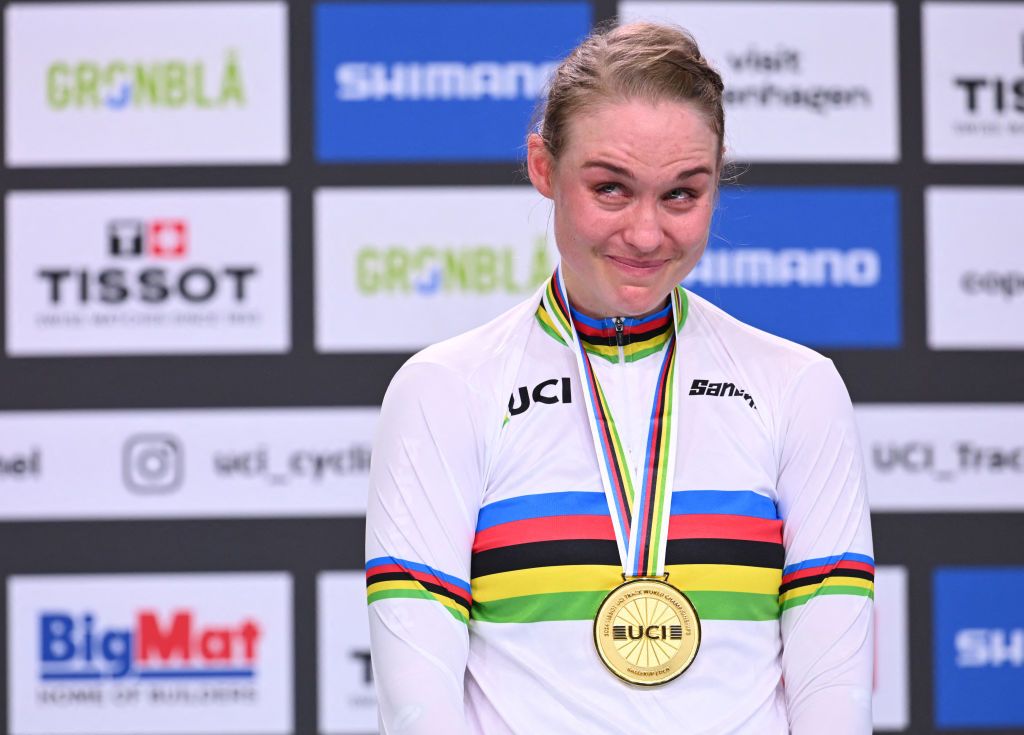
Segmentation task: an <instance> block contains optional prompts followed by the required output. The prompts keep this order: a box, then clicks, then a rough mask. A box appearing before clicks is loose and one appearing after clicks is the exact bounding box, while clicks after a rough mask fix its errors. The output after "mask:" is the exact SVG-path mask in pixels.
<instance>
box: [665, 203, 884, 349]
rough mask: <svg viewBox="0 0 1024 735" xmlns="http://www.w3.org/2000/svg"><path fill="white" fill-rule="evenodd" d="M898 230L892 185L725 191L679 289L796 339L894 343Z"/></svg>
mask: <svg viewBox="0 0 1024 735" xmlns="http://www.w3.org/2000/svg"><path fill="white" fill-rule="evenodd" d="M899 231H900V227H899V197H898V194H897V193H896V191H895V190H893V189H881V188H864V189H804V188H758V189H743V190H737V189H725V190H723V191H722V193H721V200H720V202H719V205H718V210H717V212H716V213H715V218H714V221H713V223H712V226H711V238H710V240H709V241H708V248H707V251H706V252H705V253H704V256H703V257H702V258H701V260H700V262H698V263H697V267H696V268H695V269H694V270H693V272H692V273H691V274H690V276H689V277H688V278H687V279H686V280H685V281H684V283H683V285H684V286H686V287H687V288H690V289H692V290H693V291H695V292H696V293H698V294H700V295H701V296H704V297H706V298H708V299H710V300H711V301H712V302H714V303H715V304H717V305H719V306H721V307H722V308H723V309H725V310H726V311H727V312H729V313H730V314H732V315H733V316H735V317H737V318H738V319H740V320H742V321H744V322H747V323H748V324H752V325H753V326H755V327H759V328H761V329H765V330H767V331H769V332H771V333H773V334H777V335H779V336H781V337H786V338H788V339H792V340H795V341H797V342H800V343H803V344H807V345H812V346H821V347H898V346H899V345H900V342H901V321H902V311H901V292H900V236H899Z"/></svg>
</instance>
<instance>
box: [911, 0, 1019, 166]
mask: <svg viewBox="0 0 1024 735" xmlns="http://www.w3.org/2000/svg"><path fill="white" fill-rule="evenodd" d="M921 21H922V28H921V44H922V47H923V56H924V58H923V63H924V131H925V145H924V149H925V158H926V159H927V160H929V161H934V162H961V163H969V162H988V163H1012V162H1016V161H1024V3H1021V2H1015V3H984V2H959V3H954V2H941V3H939V2H926V3H924V5H923V6H922V9H921Z"/></svg>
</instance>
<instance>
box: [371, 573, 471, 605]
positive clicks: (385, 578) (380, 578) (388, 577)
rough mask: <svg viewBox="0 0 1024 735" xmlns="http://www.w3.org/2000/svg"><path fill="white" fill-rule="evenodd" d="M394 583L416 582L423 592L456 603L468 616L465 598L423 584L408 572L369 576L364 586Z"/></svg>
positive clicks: (438, 586) (439, 586)
mask: <svg viewBox="0 0 1024 735" xmlns="http://www.w3.org/2000/svg"><path fill="white" fill-rule="evenodd" d="M394 581H402V582H416V584H419V585H421V586H422V587H423V588H424V589H425V590H428V591H429V592H433V593H434V594H435V595H440V596H441V597H447V598H448V599H449V600H452V601H453V602H456V603H458V605H459V607H461V608H462V609H463V610H465V611H466V614H467V615H468V614H469V604H470V603H469V602H467V601H466V598H465V597H460V596H459V595H457V594H455V593H454V592H452V591H451V590H447V589H445V588H444V587H442V586H441V585H439V584H433V583H432V582H424V581H423V580H422V579H416V577H414V576H412V575H411V574H409V573H408V572H385V573H383V574H371V575H370V576H369V577H367V578H366V586H367V587H369V586H370V585H371V584H376V583H377V582H394ZM467 597H468V595H467Z"/></svg>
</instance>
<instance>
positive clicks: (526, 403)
mask: <svg viewBox="0 0 1024 735" xmlns="http://www.w3.org/2000/svg"><path fill="white" fill-rule="evenodd" d="M532 403H547V404H552V403H572V381H570V380H569V378H551V379H549V380H545V381H544V382H543V383H537V385H535V386H533V388H532V389H530V388H529V387H528V386H525V385H521V386H519V388H518V389H516V390H515V391H513V392H512V395H510V396H509V397H508V413H509V416H518V415H519V414H521V413H525V412H526V410H527V409H528V408H529V407H530V406H531V405H532Z"/></svg>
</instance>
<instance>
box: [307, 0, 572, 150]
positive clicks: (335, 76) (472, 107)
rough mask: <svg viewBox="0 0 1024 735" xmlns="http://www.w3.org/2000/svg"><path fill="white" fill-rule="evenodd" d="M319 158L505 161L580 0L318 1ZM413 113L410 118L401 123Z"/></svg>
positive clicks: (563, 49)
mask: <svg viewBox="0 0 1024 735" xmlns="http://www.w3.org/2000/svg"><path fill="white" fill-rule="evenodd" d="M314 13H315V23H316V25H315V33H314V35H315V64H316V71H315V74H316V154H317V158H319V159H320V160H322V161H356V160H363V161H384V160H389V161H403V160H405V161H413V160H417V161H423V160H428V161H445V160H448V161H452V160H459V161H464V160H510V159H518V158H521V157H522V155H523V150H524V147H523V140H524V138H525V136H526V132H527V129H528V127H529V121H530V116H531V114H532V112H533V109H534V107H536V105H537V100H538V98H539V97H540V96H541V95H542V93H543V90H544V88H545V86H546V84H547V81H548V78H549V76H550V74H551V72H552V71H553V69H554V67H555V66H556V65H557V62H558V61H559V60H561V58H562V57H563V56H565V54H566V53H568V52H569V51H570V50H571V49H572V48H573V47H574V46H575V45H576V44H577V43H578V41H579V40H580V39H581V38H582V37H583V36H584V35H586V33H587V31H588V30H589V28H590V16H591V10H590V4H589V3H585V2H550V3H548V2H545V3H534V2H488V3H462V2H447V3H444V2H441V3H437V2H435V3H401V2H395V3H391V2H388V3H374V2H352V3H349V2H346V3H319V4H318V5H317V6H316V9H315V11H314ZM410 121H415V124H410Z"/></svg>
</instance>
